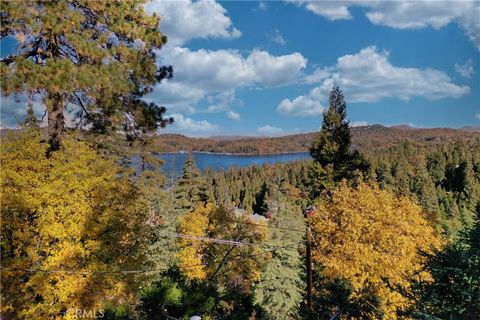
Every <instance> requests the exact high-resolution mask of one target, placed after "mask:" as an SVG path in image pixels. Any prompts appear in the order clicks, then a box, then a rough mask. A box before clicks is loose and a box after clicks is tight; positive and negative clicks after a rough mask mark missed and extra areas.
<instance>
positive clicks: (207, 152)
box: [153, 150, 309, 156]
mask: <svg viewBox="0 0 480 320" xmlns="http://www.w3.org/2000/svg"><path fill="white" fill-rule="evenodd" d="M189 152H192V153H200V154H211V155H224V156H280V155H283V154H285V155H289V154H298V153H307V154H308V153H309V152H308V150H305V151H287V152H279V153H231V152H209V151H184V150H182V151H174V152H157V151H155V152H153V153H154V154H156V155H161V154H188V153H189Z"/></svg>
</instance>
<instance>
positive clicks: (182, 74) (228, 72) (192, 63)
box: [147, 47, 307, 116]
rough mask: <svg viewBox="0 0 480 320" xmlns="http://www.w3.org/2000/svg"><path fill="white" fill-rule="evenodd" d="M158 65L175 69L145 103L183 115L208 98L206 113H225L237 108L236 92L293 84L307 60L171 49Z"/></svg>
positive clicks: (295, 56)
mask: <svg viewBox="0 0 480 320" xmlns="http://www.w3.org/2000/svg"><path fill="white" fill-rule="evenodd" d="M159 63H160V64H171V65H173V66H175V77H174V78H173V79H171V80H169V81H164V82H162V83H161V84H159V85H158V86H157V87H156V88H155V90H154V91H153V92H152V93H151V94H150V95H149V96H147V99H148V100H150V101H156V102H158V103H160V104H163V105H165V106H167V108H169V109H171V110H173V111H174V112H184V111H185V110H190V111H193V110H194V107H195V106H196V105H197V103H198V102H200V101H201V100H202V99H207V98H209V97H210V99H211V101H208V107H207V111H209V112H228V111H230V110H231V109H232V107H234V106H235V105H237V104H239V101H238V100H237V99H236V98H235V90H236V89H238V88H245V87H255V88H265V87H276V86H282V85H287V84H291V83H294V82H295V81H297V80H299V79H301V78H302V77H303V70H304V69H305V67H306V65H307V59H306V58H304V57H303V56H302V55H301V54H300V53H297V52H295V53H291V54H287V55H281V56H273V55H271V54H270V53H268V52H266V51H262V50H253V51H252V52H251V53H250V54H248V55H247V56H243V55H242V54H240V52H238V51H236V50H214V51H211V50H205V49H199V50H190V49H187V48H181V47H175V48H168V49H166V50H164V51H161V52H160V54H159ZM212 97H214V98H213V99H212ZM227 116H228V115H227Z"/></svg>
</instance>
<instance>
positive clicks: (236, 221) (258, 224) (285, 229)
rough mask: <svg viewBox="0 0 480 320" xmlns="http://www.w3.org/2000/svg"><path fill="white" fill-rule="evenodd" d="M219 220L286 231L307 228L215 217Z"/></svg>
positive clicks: (298, 230) (302, 231) (297, 230)
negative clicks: (276, 225)
mask: <svg viewBox="0 0 480 320" xmlns="http://www.w3.org/2000/svg"><path fill="white" fill-rule="evenodd" d="M214 219H216V220H219V221H224V222H231V223H239V224H245V225H252V226H259V227H264V228H269V229H278V230H284V231H293V232H300V233H302V234H303V233H304V232H305V230H300V229H295V228H288V227H275V226H269V225H266V224H261V223H254V222H248V221H238V220H230V219H222V218H214Z"/></svg>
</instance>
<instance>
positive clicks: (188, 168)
mask: <svg viewBox="0 0 480 320" xmlns="http://www.w3.org/2000/svg"><path fill="white" fill-rule="evenodd" d="M174 191H175V203H176V207H177V208H178V209H186V210H191V209H192V208H193V207H195V205H196V204H197V203H200V202H204V203H206V202H207V201H208V200H209V199H210V198H211V196H210V190H209V189H208V186H207V184H206V181H205V178H204V177H203V176H202V174H201V172H200V170H198V168H197V165H196V163H195V159H194V158H193V155H192V153H189V154H188V157H187V160H185V163H184V165H183V173H182V176H181V177H180V178H179V179H178V182H177V185H176V187H175V190H174Z"/></svg>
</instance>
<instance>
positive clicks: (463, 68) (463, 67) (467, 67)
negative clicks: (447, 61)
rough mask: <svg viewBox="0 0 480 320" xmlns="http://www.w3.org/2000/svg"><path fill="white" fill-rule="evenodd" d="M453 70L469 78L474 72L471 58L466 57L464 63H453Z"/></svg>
mask: <svg viewBox="0 0 480 320" xmlns="http://www.w3.org/2000/svg"><path fill="white" fill-rule="evenodd" d="M455 71H456V72H457V73H458V74H460V75H461V76H462V77H464V78H467V79H470V78H471V77H472V75H473V74H474V73H475V70H474V69H473V61H472V59H468V60H467V61H466V62H465V63H464V64H458V63H455Z"/></svg>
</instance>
